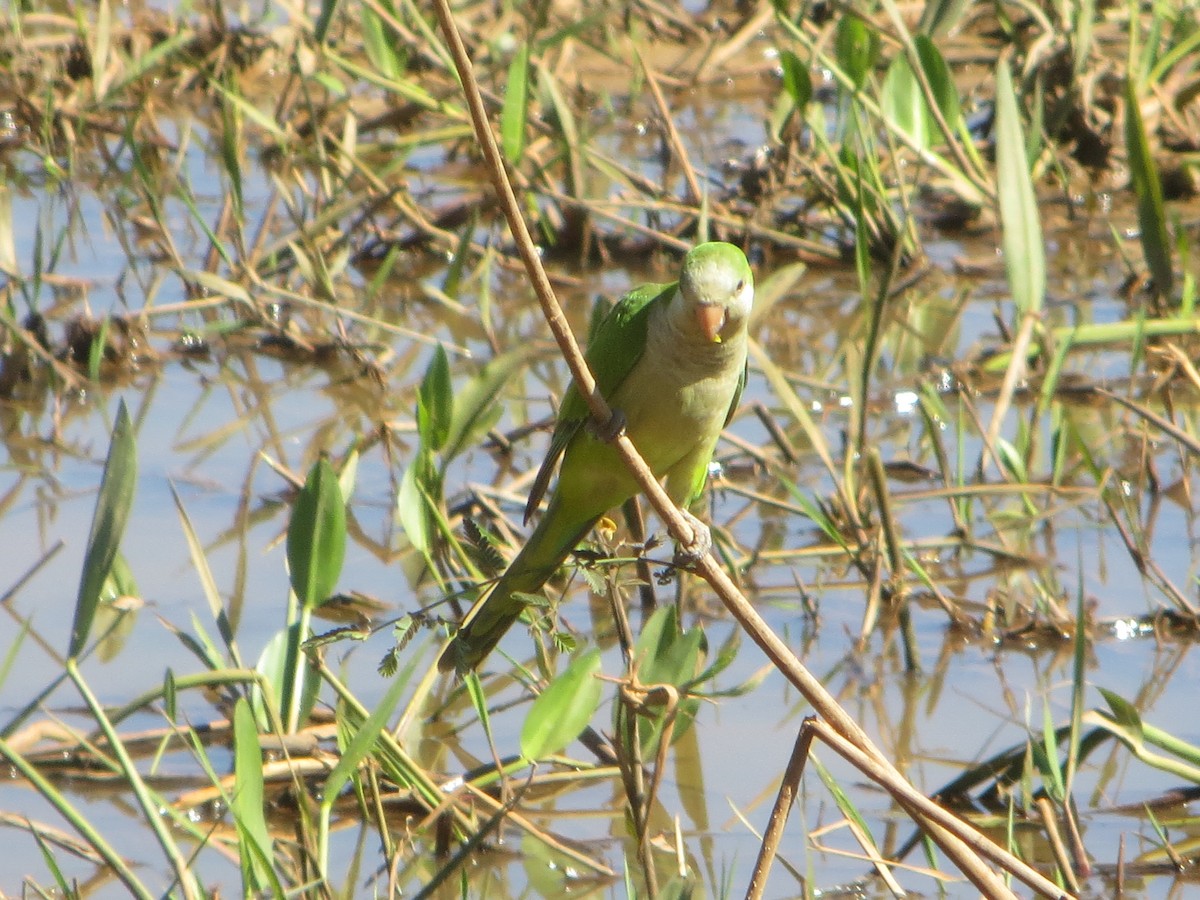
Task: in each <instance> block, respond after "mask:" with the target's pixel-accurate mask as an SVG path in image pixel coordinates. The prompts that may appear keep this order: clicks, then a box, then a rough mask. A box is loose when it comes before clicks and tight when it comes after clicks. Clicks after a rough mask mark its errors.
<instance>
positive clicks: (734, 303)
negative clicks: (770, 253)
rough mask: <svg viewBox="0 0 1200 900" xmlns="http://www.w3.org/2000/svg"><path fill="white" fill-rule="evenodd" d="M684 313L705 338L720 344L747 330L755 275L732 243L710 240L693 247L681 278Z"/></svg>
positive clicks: (685, 260) (680, 291)
mask: <svg viewBox="0 0 1200 900" xmlns="http://www.w3.org/2000/svg"><path fill="white" fill-rule="evenodd" d="M679 297H680V298H681V299H682V303H681V304H680V305H681V310H680V312H681V314H682V315H684V316H685V317H686V316H691V317H692V321H693V322H694V327H698V328H699V330H700V333H701V334H703V335H704V337H705V339H706V340H708V341H710V342H712V343H721V341H723V340H724V339H725V338H727V337H730V336H731V335H733V334H736V333H737V332H738V331H739V330H740V329H743V328H745V327H746V321H747V319H748V318H749V316H750V307H751V306H753V304H754V275H753V274H752V273H751V272H750V263H748V262H747V261H746V254H744V253H743V252H742V251H741V250H740V249H739V248H737V247H735V246H734V245H733V244H726V243H724V242H723V241H710V242H709V243H707V244H700V245H698V246H697V247H694V248H693V249H692V251H691V252H690V253H688V255H687V256H686V257H684V260H683V270H682V271H681V272H680V275H679Z"/></svg>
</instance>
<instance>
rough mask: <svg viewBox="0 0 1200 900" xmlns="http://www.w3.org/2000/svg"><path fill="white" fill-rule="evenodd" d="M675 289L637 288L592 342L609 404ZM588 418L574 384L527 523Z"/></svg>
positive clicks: (532, 493) (590, 351) (590, 355)
mask: <svg viewBox="0 0 1200 900" xmlns="http://www.w3.org/2000/svg"><path fill="white" fill-rule="evenodd" d="M677 284H678V282H675V281H672V282H671V283H670V284H643V285H642V286H641V287H638V288H634V289H633V290H632V291H630V292H629V293H628V294H626V295H625V296H624V297H622V298H621V299H620V300H618V301H617V303H616V305H614V306H613V308H612V309H611V310H609V312H608V315H606V316H605V317H604V319H603V321H601V322H600V324H599V326H597V328H596V333H595V334H594V335H593V336H592V339H591V340H590V341H589V342H588V348H587V353H586V354H585V357H586V359H587V364H588V368H590V369H591V370H592V375H593V376H594V377H595V379H596V387H597V388H598V389H599V391H600V396H601V397H603V398H604V399H605V400H611V398H612V396H613V395H614V394H615V393H616V392H617V389H618V388H619V387H620V386H621V383H622V382H623V381H624V380H625V377H626V376H627V375H628V374H629V373H630V371H632V370H633V367H634V366H635V365H637V361H638V360H639V359H641V357H642V351H643V350H645V349H646V329H647V326H648V323H649V321H650V313H651V311H652V310H653V309H654V307H655V304H656V302H657V301H659V300H663V299H667V298H670V296H671V294H672V293H673V292H674V291H675V286H676V285H677ZM738 393H739V394H740V393H741V391H739V392H738ZM731 415H732V413H731ZM590 417H591V412H590V411H589V410H588V405H587V401H586V400H584V398H583V395H582V394H580V393H579V388H577V387H576V386H575V382H574V380H572V381H571V386H570V387H569V388H567V392H566V394H565V395H563V400H562V405H561V406H560V407H559V410H558V420H557V421H556V422H555V424H554V434H553V435H552V436H551V437H550V449H549V450H548V451H547V452H546V458H545V459H544V460H542V465H541V468H540V469H538V473H537V477H536V478H534V480H533V487H531V488H530V489H529V500H528V502H527V503H526V504H525V521H526V522H528V521H529V519H530V518H531V517H532V516H533V512H534V510H536V509H537V508H538V504H539V503H541V502H542V497H544V496H545V495H546V490H547V488H549V487H550V479H551V478H553V477H554V469H555V467H556V466H557V465H558V461H559V459H561V458H562V455H563V453H564V452H565V451H566V449H567V445H568V444H570V443H571V440H572V439H573V438H574V437H575V435H576V434H577V433H578V432H579V429H580V428H582V427H583V426H584V425H585V424H586V423H587V420H588V419H589V418H590Z"/></svg>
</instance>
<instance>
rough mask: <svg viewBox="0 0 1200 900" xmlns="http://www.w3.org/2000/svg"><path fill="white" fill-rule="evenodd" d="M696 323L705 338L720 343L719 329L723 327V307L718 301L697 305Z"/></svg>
mask: <svg viewBox="0 0 1200 900" xmlns="http://www.w3.org/2000/svg"><path fill="white" fill-rule="evenodd" d="M696 323H697V324H698V325H699V326H700V331H701V332H703V334H704V336H705V337H706V338H708V339H709V340H710V341H712V342H713V343H714V344H719V343H721V329H722V328H724V327H725V307H723V306H721V304H719V303H705V304H703V305H701V306H697V307H696Z"/></svg>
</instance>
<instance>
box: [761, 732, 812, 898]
mask: <svg viewBox="0 0 1200 900" xmlns="http://www.w3.org/2000/svg"><path fill="white" fill-rule="evenodd" d="M815 736H816V732H815V731H813V730H812V729H811V728H804V727H801V729H800V733H799V734H798V735H796V744H795V746H793V747H792V756H791V759H789V760H788V764H787V769H785V770H784V773H783V783H782V784H780V785H779V794H778V795H777V796H776V797H775V806H774V807H772V809H771V817H770V818H769V819H767V830H766V831H765V832H763V836H762V842H761V843H760V844H759V847H758V859H756V860H755V861H754V871H753V872H751V874H750V884H749V886H748V887H747V888H746V900H760V898H761V897H762V895H763V891H764V890H766V888H767V876H768V875H770V873H771V863H772V862H774V860H775V851H776V850H777V849H778V847H779V840H780V838H781V837H783V826H784V823H786V822H787V817H788V813H790V812H791V811H792V806H793V805H795V802H796V795H797V793H799V790H800V776H801V775H803V774H804V764H805V763H806V762H808V749H809V747H811V746H812V742H813V738H814V737H815Z"/></svg>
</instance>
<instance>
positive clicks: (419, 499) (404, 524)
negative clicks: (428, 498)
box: [396, 452, 432, 556]
mask: <svg viewBox="0 0 1200 900" xmlns="http://www.w3.org/2000/svg"><path fill="white" fill-rule="evenodd" d="M428 469H429V458H428V456H426V455H425V454H423V453H421V452H418V453H417V455H416V456H415V457H414V458H413V461H412V462H410V463H409V464H408V468H406V469H405V470H404V474H403V475H402V476H400V489H399V490H398V491H397V492H396V518H397V519H399V520H400V527H401V528H403V529H404V534H405V535H406V536H407V537H408V541H409V543H411V544H412V545H413V547H414V548H415V549H416V550H417V551H418V552H420V553H421V554H422V555H423V556H428V555H429V550H430V547H431V546H432V544H431V542H430V523H429V515H428V513H427V510H426V505H425V495H424V493H423V492H422V490H421V485H420V478H421V473H422V472H423V471H427V470H428Z"/></svg>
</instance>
